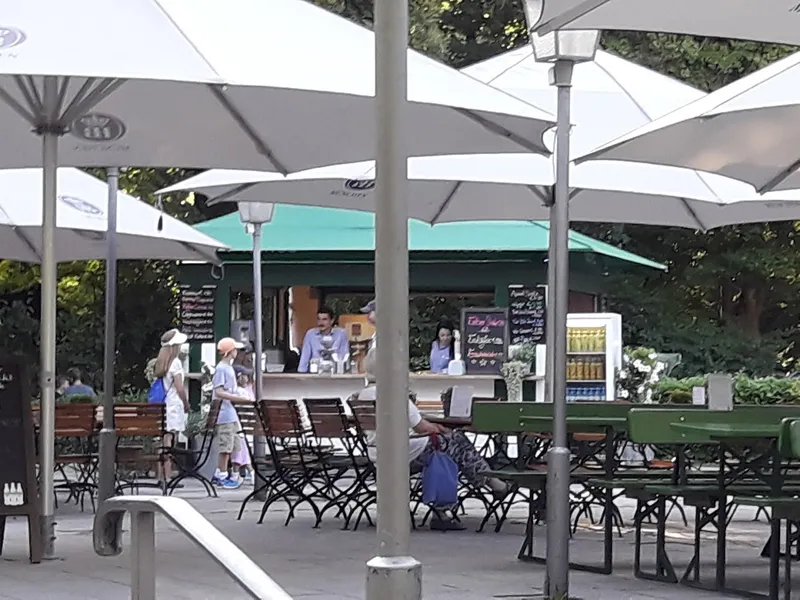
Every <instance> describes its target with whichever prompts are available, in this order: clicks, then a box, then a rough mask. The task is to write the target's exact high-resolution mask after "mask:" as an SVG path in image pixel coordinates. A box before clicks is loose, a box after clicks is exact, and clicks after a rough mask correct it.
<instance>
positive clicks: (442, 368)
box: [430, 321, 456, 373]
mask: <svg viewBox="0 0 800 600" xmlns="http://www.w3.org/2000/svg"><path fill="white" fill-rule="evenodd" d="M454 333H455V328H454V327H453V325H452V323H450V322H449V321H439V324H438V325H437V326H436V338H435V339H434V340H433V342H432V343H431V357H430V362H431V373H446V372H447V367H448V365H450V361H451V360H455V358H456V349H455V345H454Z"/></svg>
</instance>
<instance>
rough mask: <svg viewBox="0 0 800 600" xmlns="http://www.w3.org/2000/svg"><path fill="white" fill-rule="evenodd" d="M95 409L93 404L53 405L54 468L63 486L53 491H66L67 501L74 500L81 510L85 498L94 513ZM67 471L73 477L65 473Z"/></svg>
mask: <svg viewBox="0 0 800 600" xmlns="http://www.w3.org/2000/svg"><path fill="white" fill-rule="evenodd" d="M96 413H97V407H96V406H95V405H94V404H88V403H87V404H59V405H58V406H56V418H55V437H56V439H57V440H58V442H59V443H58V444H57V445H56V446H57V451H56V456H55V465H56V469H58V471H59V472H60V473H61V475H62V476H63V477H64V483H61V484H59V485H57V486H55V488H56V490H58V489H65V490H68V491H69V496H68V497H67V502H69V500H70V499H72V498H74V499H75V502H76V503H79V504H80V507H81V510H83V508H84V497H85V496H86V495H88V496H89V501H90V502H91V505H92V510H94V508H95V505H94V492H95V490H96V489H97V484H96V482H95V471H96V469H97V418H96ZM68 469H70V470H71V472H72V476H70V474H68V473H67V470H68Z"/></svg>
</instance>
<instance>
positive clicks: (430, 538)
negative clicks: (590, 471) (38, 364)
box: [0, 489, 767, 600]
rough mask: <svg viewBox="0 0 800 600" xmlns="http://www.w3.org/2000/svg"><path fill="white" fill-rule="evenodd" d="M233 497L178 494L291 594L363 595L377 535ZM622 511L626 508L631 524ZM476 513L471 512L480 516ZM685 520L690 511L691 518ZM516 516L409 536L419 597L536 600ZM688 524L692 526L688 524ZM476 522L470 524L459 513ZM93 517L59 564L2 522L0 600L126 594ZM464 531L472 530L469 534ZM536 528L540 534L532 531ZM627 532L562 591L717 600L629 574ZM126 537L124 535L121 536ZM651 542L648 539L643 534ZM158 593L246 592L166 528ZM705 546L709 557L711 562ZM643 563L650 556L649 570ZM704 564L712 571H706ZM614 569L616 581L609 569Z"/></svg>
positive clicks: (738, 559)
mask: <svg viewBox="0 0 800 600" xmlns="http://www.w3.org/2000/svg"><path fill="white" fill-rule="evenodd" d="M243 495H244V493H243V492H241V491H235V492H228V493H226V494H225V495H224V496H222V497H221V498H219V499H208V498H204V497H203V496H202V494H201V493H200V492H199V491H197V490H194V489H188V490H185V491H183V492H182V493H181V496H182V497H183V498H185V499H187V500H188V501H190V502H191V503H192V504H193V505H194V506H195V507H196V508H197V509H198V510H200V511H201V512H202V513H203V514H204V515H206V517H207V518H208V519H209V520H210V521H211V522H212V523H214V524H215V525H216V526H217V527H219V528H220V529H221V530H222V531H223V532H225V533H226V534H227V535H228V537H230V538H231V539H232V540H233V541H234V542H235V543H236V544H238V545H239V546H240V547H241V548H242V549H243V550H245V551H246V552H247V553H248V554H249V555H250V556H251V557H253V559H254V560H255V561H256V562H257V563H258V564H259V565H261V566H262V567H263V568H264V569H265V570H266V571H267V572H268V573H270V574H271V575H272V576H273V578H274V579H276V580H277V581H278V582H279V583H280V584H281V585H283V586H284V587H285V588H286V590H287V591H288V592H289V594H290V595H292V596H293V597H294V598H296V599H298V600H300V599H306V600H322V599H331V600H345V599H347V600H350V599H356V598H363V597H364V574H365V567H364V563H365V561H366V560H368V559H369V558H370V557H371V556H372V555H373V554H374V551H375V530H374V529H370V528H364V529H359V531H356V532H352V531H341V530H340V529H339V528H338V526H337V522H336V520H335V519H333V518H330V519H328V520H327V521H326V522H325V523H323V526H322V528H321V529H318V530H314V529H312V528H311V525H312V523H313V519H312V518H311V515H310V514H309V513H302V514H300V516H299V517H298V518H297V519H295V520H294V521H292V523H291V524H290V525H289V526H288V527H284V526H283V519H284V518H285V516H286V513H285V511H284V510H283V507H276V509H275V511H274V512H272V511H270V515H269V516H268V518H267V520H265V522H264V524H262V525H260V526H259V525H256V524H255V522H256V519H257V513H254V512H252V511H248V512H247V513H245V516H244V518H243V520H242V521H237V520H236V512H237V510H238V506H239V501H240V499H241V498H242V496H243ZM630 509H631V507H630V506H628V507H626V508H625V509H624V513H625V514H626V517H628V518H629V515H630ZM470 512H474V513H475V514H474V517H477V514H478V511H477V510H471V511H470ZM689 516H690V519H691V513H690V514H689ZM752 516H753V513H748V512H746V511H745V510H744V509H742V510H741V511H740V513H739V514H737V518H736V520H735V523H734V529H733V531H732V532H731V533H730V538H731V541H732V543H731V545H730V549H729V558H728V561H727V563H728V568H729V573H730V577H731V581H732V582H733V583H736V584H737V585H741V586H742V587H746V586H752V587H754V588H755V589H760V590H764V591H765V588H766V573H767V571H766V566H767V565H766V561H765V559H761V558H758V552H759V549H760V547H761V545H762V544H763V543H764V540H765V539H766V526H765V524H764V523H763V522H762V523H753V522H751V519H752ZM521 517H522V513H521V512H519V513H516V514H515V515H514V517H513V518H512V520H511V522H509V523H508V525H507V526H506V527H505V528H504V529H503V531H502V532H501V533H499V534H496V533H493V532H487V533H481V534H477V533H475V532H474V531H473V530H467V531H464V532H448V533H445V534H442V533H435V532H431V531H416V532H414V533H413V535H412V543H413V554H414V556H415V557H416V558H418V559H419V560H420V561H422V563H423V565H424V567H423V568H424V596H425V598H426V599H429V600H490V599H500V598H502V599H505V600H528V599H531V598H535V597H536V594H537V593H538V591H539V589H540V587H541V584H542V579H543V567H542V566H539V565H533V564H523V563H520V562H518V561H517V560H516V553H517V550H518V548H519V544H520V540H521V535H522V531H523V521H522V518H521ZM690 522H691V520H690ZM467 523H468V524H471V525H473V526H474V525H475V523H476V520H475V518H470V517H468V518H467ZM91 526H92V516H91V514H90V513H86V514H82V513H80V512H79V511H78V510H77V509H76V508H75V507H64V508H62V509H61V510H60V513H59V516H58V526H57V531H58V541H57V552H58V554H59V556H60V557H61V558H59V559H57V560H54V561H48V562H46V563H44V564H42V565H29V564H27V561H26V555H27V546H26V544H27V542H26V536H27V530H26V527H25V524H24V522H21V521H19V522H15V521H12V522H10V523H9V525H8V527H7V532H6V536H7V540H6V548H5V551H4V556H3V560H0V582H1V583H0V600H31V599H35V600H50V599H59V600H62V599H63V600H72V599H75V600H77V599H78V598H80V599H87V600H95V599H97V600H116V599H123V598H129V597H130V590H129V587H128V582H129V572H128V554H126V553H124V554H123V556H121V557H119V558H101V557H98V556H96V555H95V554H94V553H93V550H92V545H91ZM472 529H474V527H473V528H472ZM542 533H543V532H542ZM632 537H633V536H632V534H631V533H630V532H626V534H625V535H624V537H623V538H622V539H618V540H617V541H616V546H615V552H616V567H615V575H613V576H601V575H589V574H585V573H578V572H575V573H574V574H573V576H572V579H571V586H572V588H571V590H572V593H573V594H574V595H575V596H578V597H581V598H584V599H586V600H628V599H634V598H635V599H643V600H679V599H680V600H683V599H685V598H689V597H692V598H701V599H702V598H725V597H727V596H722V595H720V594H710V593H702V592H696V591H694V590H690V589H687V588H682V587H679V586H672V585H666V584H660V583H652V582H646V581H641V580H637V579H634V578H633V577H632V576H631V564H632ZM670 538H671V540H672V541H673V544H672V547H671V556H672V558H673V561H674V562H675V563H676V567H681V568H682V567H683V566H685V564H686V562H687V561H688V558H689V556H690V554H691V547H690V540H691V538H690V532H689V531H688V530H686V529H685V528H683V525H682V523H680V522H678V521H677V519H676V518H674V517H673V520H672V522H671V524H670ZM126 541H127V539H126ZM649 541H651V542H652V539H650V540H649ZM157 548H158V550H157V568H158V596H159V597H161V598H175V599H184V598H187V599H188V598H191V599H193V600H203V599H209V600H211V599H217V598H225V599H226V600H238V599H239V598H245V596H244V595H243V594H242V593H241V592H239V591H238V589H237V588H236V586H235V585H234V584H233V583H232V582H231V581H230V580H229V579H227V577H226V576H225V574H224V573H223V572H222V570H221V569H220V568H219V567H217V566H216V565H215V564H214V563H213V562H212V561H211V560H210V559H208V558H207V557H206V556H204V555H203V554H202V552H201V551H200V550H198V549H197V548H196V547H194V546H193V545H192V543H191V542H189V541H188V540H187V539H186V538H184V537H183V536H182V535H181V533H180V532H178V531H177V530H176V529H175V528H173V527H172V526H171V525H170V524H168V523H167V522H166V521H159V522H158V523H157ZM712 549H713V542H711V541H709V543H708V551H707V554H708V555H709V557H713V550H712ZM601 552H602V544H601V538H600V537H599V535H598V534H597V533H595V532H593V531H591V530H590V529H582V530H581V531H580V532H579V533H578V535H577V536H576V538H575V540H574V541H573V544H572V554H573V557H574V558H578V559H584V560H592V559H594V560H598V559H600V558H601V556H602V555H601ZM649 563H650V559H649V557H648V563H647V564H649ZM709 567H711V565H709ZM616 573H618V574H616Z"/></svg>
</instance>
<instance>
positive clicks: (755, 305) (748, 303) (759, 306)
mask: <svg viewBox="0 0 800 600" xmlns="http://www.w3.org/2000/svg"><path fill="white" fill-rule="evenodd" d="M740 302H741V304H742V308H743V309H744V310H742V312H741V327H742V329H743V330H744V331H746V332H747V333H748V334H749V335H750V336H751V337H754V338H756V339H758V338H760V337H761V315H762V313H763V312H764V306H763V302H762V299H761V294H759V293H758V290H757V289H756V288H751V287H748V288H745V289H744V290H742V298H741V301H740Z"/></svg>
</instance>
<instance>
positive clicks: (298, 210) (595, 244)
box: [196, 204, 666, 270]
mask: <svg viewBox="0 0 800 600" xmlns="http://www.w3.org/2000/svg"><path fill="white" fill-rule="evenodd" d="M374 225H375V216H374V215H373V214H372V213H367V212H360V211H352V210H342V209H335V208H316V207H310V206H295V205H288V204H278V205H276V206H275V211H274V213H273V217H272V221H271V222H270V223H265V224H264V227H263V242H262V243H263V248H264V251H266V252H308V251H326V250H327V251H337V250H342V251H345V250H349V251H372V250H374V249H375V226H374ZM196 227H197V229H198V230H200V231H202V232H203V233H205V234H206V235H210V236H211V237H213V238H215V239H217V240H219V241H220V242H222V243H223V244H225V245H227V246H229V247H230V248H231V251H234V252H247V251H250V250H251V249H252V238H251V237H250V235H248V234H247V232H246V231H245V226H244V224H243V223H242V222H241V221H240V220H239V213H238V212H236V213H232V214H230V215H226V216H224V217H220V218H218V219H213V220H211V221H206V222H205V223H200V224H199V225H197V226H196ZM548 231H549V229H548V224H547V222H539V221H534V222H527V221H482V222H471V223H443V224H441V225H435V226H431V225H428V224H426V223H422V222H420V221H414V220H411V221H409V223H408V235H409V249H410V250H412V251H425V250H429V251H448V250H449V251H477V252H503V251H506V252H509V251H511V252H513V251H516V252H547V243H548V242H547V238H548ZM569 248H570V250H571V251H573V252H593V253H595V254H600V255H603V256H608V257H610V258H615V259H618V260H622V261H626V262H629V263H633V264H637V265H641V266H645V267H650V268H653V269H662V270H666V267H665V266H664V265H661V264H659V263H657V262H654V261H652V260H649V259H647V258H644V257H641V256H637V255H636V254H632V253H630V252H626V251H625V250H621V249H619V248H616V247H614V246H612V245H610V244H606V243H605V242H601V241H599V240H596V239H594V238H591V237H589V236H587V235H583V234H580V233H576V232H574V231H571V232H570V239H569Z"/></svg>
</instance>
